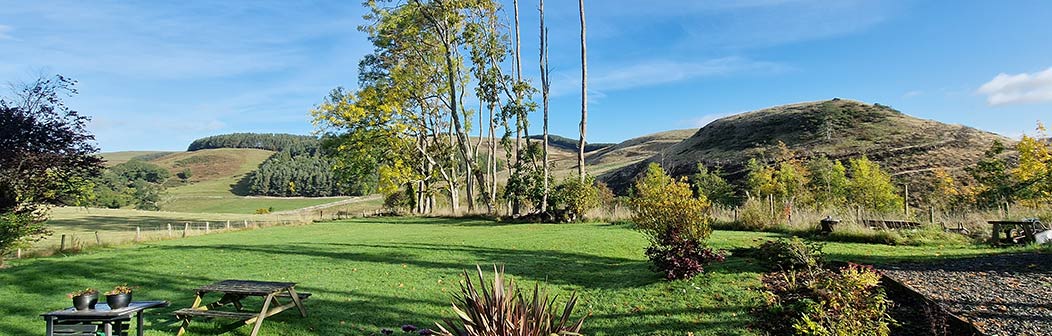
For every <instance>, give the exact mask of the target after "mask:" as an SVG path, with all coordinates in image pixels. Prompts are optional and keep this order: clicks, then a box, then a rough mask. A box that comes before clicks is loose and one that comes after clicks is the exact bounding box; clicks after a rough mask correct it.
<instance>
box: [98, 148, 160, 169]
mask: <svg viewBox="0 0 1052 336" xmlns="http://www.w3.org/2000/svg"><path fill="white" fill-rule="evenodd" d="M172 153H175V152H162V151H124V152H109V153H101V154H99V156H101V157H102V160H104V161H105V164H106V166H107V167H113V166H116V165H119V164H122V163H125V162H128V161H131V160H143V161H150V160H153V159H157V158H160V157H163V156H165V155H168V154H172Z"/></svg>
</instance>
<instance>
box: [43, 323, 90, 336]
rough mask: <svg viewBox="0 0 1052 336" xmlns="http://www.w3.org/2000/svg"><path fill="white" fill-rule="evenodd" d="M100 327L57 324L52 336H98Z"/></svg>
mask: <svg viewBox="0 0 1052 336" xmlns="http://www.w3.org/2000/svg"><path fill="white" fill-rule="evenodd" d="M98 333H99V326H97V325H94V324H57V325H55V329H54V330H52V335H63V336H97V335H98Z"/></svg>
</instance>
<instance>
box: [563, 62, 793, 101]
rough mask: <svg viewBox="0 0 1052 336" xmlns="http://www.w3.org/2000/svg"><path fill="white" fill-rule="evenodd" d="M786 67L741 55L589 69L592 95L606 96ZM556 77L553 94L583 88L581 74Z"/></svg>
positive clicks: (564, 74)
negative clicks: (631, 90) (694, 60)
mask: <svg viewBox="0 0 1052 336" xmlns="http://www.w3.org/2000/svg"><path fill="white" fill-rule="evenodd" d="M787 69H788V67H787V66H785V65H782V64H779V63H775V62H766V61H754V60H750V59H746V58H741V57H726V58H718V59H711V60H707V61H701V62H683V61H671V60H661V59H658V60H650V61H644V62H640V63H635V64H627V65H622V66H607V67H605V69H589V71H590V72H589V78H588V89H589V95H590V96H591V95H593V94H598V95H605V94H606V92H609V91H619V90H626V89H632V88H639V87H648V86H655V85H662V84H668V83H675V82H681V81H688V80H693V79H698V78H703V77H712V76H724V75H730V74H736V73H761V74H767V73H777V72H781V71H785V70H787ZM592 71H594V72H592ZM553 76H555V77H556V78H557V79H558V80H555V81H553V84H552V91H551V92H552V95H553V96H561V95H567V94H573V93H577V92H579V91H580V87H581V78H580V73H574V74H571V73H569V72H564V73H560V74H555V75H553ZM593 91H594V92H593Z"/></svg>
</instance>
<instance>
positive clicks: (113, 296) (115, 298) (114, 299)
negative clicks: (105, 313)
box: [106, 284, 132, 309]
mask: <svg viewBox="0 0 1052 336" xmlns="http://www.w3.org/2000/svg"><path fill="white" fill-rule="evenodd" d="M131 299H132V288H131V287H128V285H127V284H124V285H120V286H117V287H113V290H111V291H109V292H106V304H107V305H109V306H110V309H118V308H124V307H127V306H128V304H129V303H131Z"/></svg>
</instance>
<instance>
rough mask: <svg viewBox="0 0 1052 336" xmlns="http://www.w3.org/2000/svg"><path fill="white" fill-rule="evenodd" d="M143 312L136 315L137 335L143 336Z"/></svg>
mask: <svg viewBox="0 0 1052 336" xmlns="http://www.w3.org/2000/svg"><path fill="white" fill-rule="evenodd" d="M142 329H143V328H142V310H140V311H139V312H138V313H136V314H135V335H136V336H142V333H143V331H142Z"/></svg>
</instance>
